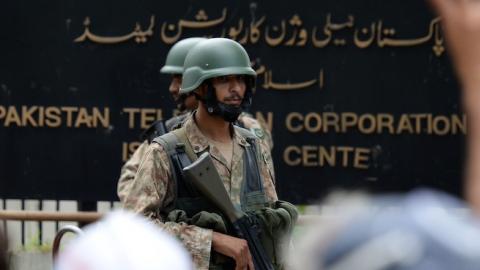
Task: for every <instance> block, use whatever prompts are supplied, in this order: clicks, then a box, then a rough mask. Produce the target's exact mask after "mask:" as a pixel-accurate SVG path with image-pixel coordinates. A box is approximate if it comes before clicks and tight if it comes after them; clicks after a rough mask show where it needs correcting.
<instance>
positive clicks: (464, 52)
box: [429, 0, 480, 106]
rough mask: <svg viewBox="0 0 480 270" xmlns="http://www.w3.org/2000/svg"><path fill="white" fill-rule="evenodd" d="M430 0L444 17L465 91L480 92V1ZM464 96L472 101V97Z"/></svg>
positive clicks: (445, 31)
mask: <svg viewBox="0 0 480 270" xmlns="http://www.w3.org/2000/svg"><path fill="white" fill-rule="evenodd" d="M429 1H430V2H431V3H432V5H433V7H434V8H435V10H436V11H437V12H438V14H439V15H440V16H441V17H442V26H443V30H444V33H445V36H446V42H447V46H448V47H447V49H448V51H449V53H450V55H451V56H452V60H453V63H454V64H455V68H456V70H457V73H458V76H459V77H460V80H461V82H462V84H463V88H464V90H465V92H467V93H465V94H466V95H469V94H470V93H471V92H480V76H478V74H479V73H480V1H478V0H429ZM469 92H470V93H469ZM464 100H465V101H466V102H468V97H464ZM466 105H467V104H466ZM477 106H478V104H477Z"/></svg>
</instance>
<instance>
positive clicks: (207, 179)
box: [183, 152, 274, 270]
mask: <svg viewBox="0 0 480 270" xmlns="http://www.w3.org/2000/svg"><path fill="white" fill-rule="evenodd" d="M183 171H184V173H185V175H186V177H188V178H189V179H190V180H191V181H192V182H193V183H194V185H195V186H196V187H197V188H198V189H199V190H200V192H201V193H202V194H203V195H205V196H206V197H207V198H208V199H209V200H210V201H211V202H212V203H213V204H214V205H215V206H217V207H218V208H219V209H220V211H222V213H223V214H224V215H226V216H227V217H228V219H229V221H230V222H231V223H232V225H233V228H234V229H235V233H236V236H237V237H240V238H243V239H245V240H246V241H247V242H248V248H249V250H250V254H251V255H252V259H253V264H254V266H255V269H256V270H273V269H274V268H273V265H272V262H271V260H270V258H269V257H268V255H267V253H266V251H265V249H264V247H263V246H262V244H261V242H260V239H259V238H258V231H257V229H256V227H255V226H252V224H251V222H250V219H249V217H248V216H247V215H245V214H244V213H243V212H242V211H240V210H238V209H237V208H236V207H235V206H234V205H233V203H232V201H231V200H230V197H229V196H228V193H227V191H226V189H225V186H224V185H223V183H222V179H221V178H220V175H219V174H218V172H217V169H216V168H215V165H214V164H213V161H212V158H211V157H210V154H209V153H207V152H206V153H203V154H202V155H201V156H200V157H199V158H198V159H197V160H196V161H195V162H193V163H192V164H191V165H190V166H187V167H185V168H184V169H183Z"/></svg>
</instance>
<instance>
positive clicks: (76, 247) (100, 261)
mask: <svg viewBox="0 0 480 270" xmlns="http://www.w3.org/2000/svg"><path fill="white" fill-rule="evenodd" d="M55 269H56V270H163V269H165V270H171V269H176V270H192V269H193V266H192V260H191V257H190V255H189V254H188V252H187V251H186V250H185V248H184V247H183V246H182V244H181V243H180V242H179V241H178V240H176V239H175V238H174V237H173V236H171V235H169V234H167V233H165V232H163V231H161V230H160V229H159V228H158V227H156V226H155V225H154V224H152V223H151V222H149V221H147V220H146V219H144V218H143V217H139V216H136V215H134V214H132V213H127V212H123V211H117V212H114V213H111V214H108V215H107V216H106V217H105V218H104V219H102V220H100V221H99V222H97V223H95V224H92V225H90V226H88V227H87V228H86V229H85V233H84V234H83V235H82V236H79V237H78V238H77V239H74V240H73V241H72V242H71V243H70V244H69V245H68V246H67V247H66V248H65V250H64V251H62V252H61V253H60V254H59V256H58V259H57V261H56V264H55Z"/></svg>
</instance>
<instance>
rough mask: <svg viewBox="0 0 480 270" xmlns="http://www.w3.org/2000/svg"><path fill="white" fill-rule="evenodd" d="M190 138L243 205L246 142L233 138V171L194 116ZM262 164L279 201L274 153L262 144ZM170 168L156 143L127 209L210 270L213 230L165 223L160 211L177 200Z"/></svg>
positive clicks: (270, 194)
mask: <svg viewBox="0 0 480 270" xmlns="http://www.w3.org/2000/svg"><path fill="white" fill-rule="evenodd" d="M184 128H185V130H186V135H187V138H188V140H189V141H190V143H191V145H192V148H193V150H194V152H195V153H197V154H198V153H200V152H202V151H204V150H205V149H207V150H208V151H209V153H210V154H211V156H212V158H213V162H214V164H215V167H216V169H217V170H218V173H219V175H220V176H221V178H222V181H223V184H224V186H225V189H226V190H227V192H228V194H229V195H230V199H231V200H232V202H233V203H234V204H235V205H237V206H239V205H240V191H241V186H242V183H243V153H244V151H245V150H244V147H245V146H248V142H247V141H246V139H245V138H244V137H243V136H242V135H241V134H239V133H238V132H237V131H235V133H234V136H233V141H234V146H233V158H232V167H231V170H230V169H229V168H228V167H227V166H226V160H225V158H224V157H223V156H222V155H221V154H220V151H219V150H218V149H217V148H216V147H215V145H213V144H209V140H208V139H207V138H206V137H205V136H204V135H203V134H202V133H201V132H200V130H199V129H198V127H197V125H196V123H195V121H194V120H193V117H192V116H189V117H188V119H187V120H186V122H185V124H184ZM258 145H259V150H260V151H261V156H262V161H263V162H262V163H261V165H260V173H261V176H262V179H263V184H264V189H265V194H266V196H267V199H268V200H269V201H270V202H274V201H277V194H276V191H275V186H274V179H273V164H272V159H271V156H270V150H269V149H268V148H267V147H265V146H264V145H263V144H261V143H260V144H258ZM173 181H174V180H173V176H172V171H171V169H170V166H169V157H168V155H167V153H166V152H165V150H164V149H163V147H162V146H161V145H159V144H158V143H156V142H154V143H152V144H150V146H149V147H148V150H147V152H146V153H145V155H144V158H143V160H142V161H141V163H140V168H139V170H138V173H137V175H136V176H135V179H134V181H133V183H132V186H131V189H130V192H129V194H128V196H127V198H126V200H125V207H126V208H128V209H131V210H133V211H135V212H136V213H140V214H143V215H145V216H147V217H149V218H151V219H152V220H153V222H155V223H156V224H158V225H159V226H160V227H162V228H163V229H164V230H166V231H168V232H170V233H172V234H173V235H175V236H177V237H178V239H180V240H181V241H182V242H183V243H184V245H185V246H186V248H187V249H188V250H189V252H190V254H192V257H193V261H194V263H195V265H196V268H197V269H208V267H209V261H210V253H211V245H212V230H208V229H203V228H200V227H197V226H193V225H187V224H185V223H173V222H163V220H162V218H161V216H160V214H159V212H160V211H159V210H160V209H163V208H164V207H166V206H167V205H169V204H171V203H172V201H173V200H174V198H175V197H174V196H175V195H174V194H175V192H174V188H175V187H174V186H173V184H174V182H173Z"/></svg>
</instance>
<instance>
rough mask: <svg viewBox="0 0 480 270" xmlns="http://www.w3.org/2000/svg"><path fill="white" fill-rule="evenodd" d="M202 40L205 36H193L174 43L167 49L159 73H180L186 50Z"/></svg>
mask: <svg viewBox="0 0 480 270" xmlns="http://www.w3.org/2000/svg"><path fill="white" fill-rule="evenodd" d="M204 40H206V38H200V37H194V38H186V39H182V40H180V41H179V42H177V43H175V45H173V47H172V48H171V49H170V51H168V54H167V59H166V60H165V65H164V66H163V67H162V68H161V69H160V73H164V74H182V73H183V62H184V61H185V57H186V56H187V53H188V51H190V49H192V48H193V47H194V46H195V45H197V44H198V43H199V42H200V41H204Z"/></svg>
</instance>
